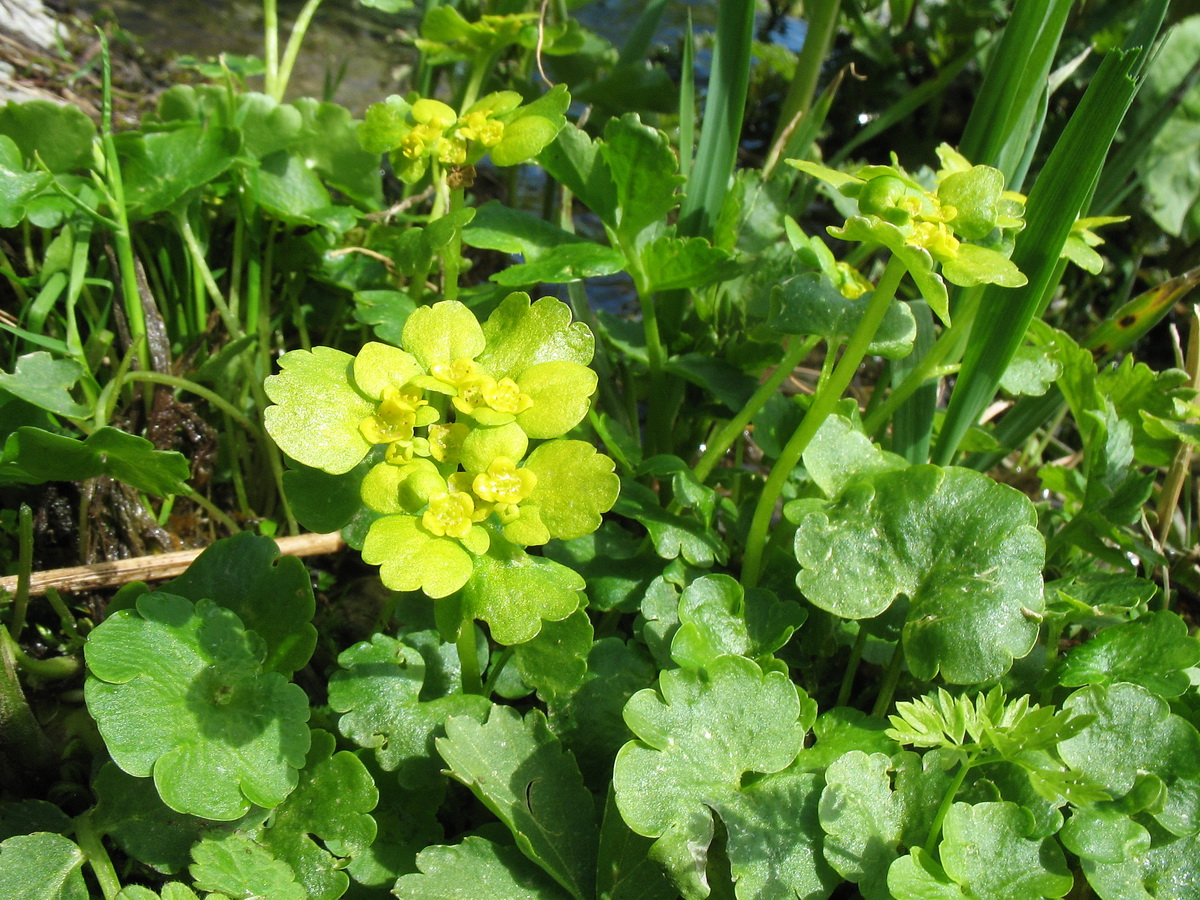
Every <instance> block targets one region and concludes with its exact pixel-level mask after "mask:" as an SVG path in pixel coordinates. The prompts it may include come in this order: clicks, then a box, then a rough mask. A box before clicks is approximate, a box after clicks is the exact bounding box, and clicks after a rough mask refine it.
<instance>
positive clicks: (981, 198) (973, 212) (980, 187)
mask: <svg viewBox="0 0 1200 900" xmlns="http://www.w3.org/2000/svg"><path fill="white" fill-rule="evenodd" d="M1003 192H1004V173H1003V172H1001V171H1000V170H999V169H993V168H992V167H991V166H972V167H971V168H970V169H967V170H966V171H961V172H952V173H951V174H949V175H947V176H946V177H945V178H943V179H942V180H941V181H940V182H939V183H938V188H937V198H938V202H939V203H942V204H944V205H947V206H953V207H954V209H955V210H956V211H957V214H956V215H955V216H954V218H953V219H952V220H951V225H950V227H951V228H953V229H954V233H955V234H956V235H958V236H959V237H962V238H965V239H966V240H968V241H978V240H980V239H982V238H985V237H987V236H988V235H989V234H990V233H991V231H992V229H993V228H995V227H996V218H997V216H998V215H999V208H998V204H999V203H1000V195H1001V194H1002V193H1003Z"/></svg>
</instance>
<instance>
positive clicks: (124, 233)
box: [100, 32, 150, 362]
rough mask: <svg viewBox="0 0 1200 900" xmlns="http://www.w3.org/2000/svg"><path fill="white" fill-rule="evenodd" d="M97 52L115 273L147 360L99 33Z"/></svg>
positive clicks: (108, 71) (108, 73)
mask: <svg viewBox="0 0 1200 900" xmlns="http://www.w3.org/2000/svg"><path fill="white" fill-rule="evenodd" d="M100 52H101V55H102V58H103V65H102V71H103V82H102V95H101V97H102V99H101V114H100V135H101V137H100V142H101V146H102V147H103V149H104V152H103V160H104V174H105V179H106V190H107V192H108V195H109V198H110V199H111V201H112V204H111V205H112V214H113V220H114V221H115V223H116V228H114V229H113V244H114V246H115V249H116V255H117V265H118V267H119V269H120V271H119V273H118V277H119V279H120V282H121V297H122V299H123V300H124V301H125V314H126V318H127V319H128V322H129V337H130V341H131V343H132V345H133V347H134V348H135V350H136V352H135V359H141V360H143V361H144V362H149V358H150V354H149V348H148V347H147V346H146V314H145V311H144V310H143V309H142V296H141V294H139V293H138V286H137V267H136V266H135V265H134V262H133V241H132V240H131V238H130V232H129V215H128V212H127V210H126V208H125V186H124V182H123V181H122V179H121V161H120V158H119V157H118V156H117V144H116V141H115V140H114V139H113V128H112V66H111V65H110V62H109V56H108V37H107V36H106V35H105V34H104V33H103V32H101V33H100Z"/></svg>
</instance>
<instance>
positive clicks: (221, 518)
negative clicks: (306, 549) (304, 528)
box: [184, 485, 295, 534]
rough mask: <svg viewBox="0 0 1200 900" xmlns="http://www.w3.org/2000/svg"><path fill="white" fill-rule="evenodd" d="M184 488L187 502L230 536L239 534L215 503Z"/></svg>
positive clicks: (233, 524) (234, 524)
mask: <svg viewBox="0 0 1200 900" xmlns="http://www.w3.org/2000/svg"><path fill="white" fill-rule="evenodd" d="M185 487H187V492H186V493H185V494H184V496H185V497H187V498H188V499H189V500H191V501H192V502H193V503H195V504H196V505H197V506H199V507H201V508H202V509H203V510H204V511H205V512H206V513H208V514H209V515H210V516H212V517H213V518H214V519H215V520H216V521H218V522H220V523H221V524H222V525H223V526H225V528H226V530H228V531H229V533H230V534H237V533H238V532H240V531H241V530H242V529H241V528H240V527H239V526H238V523H237V522H235V521H233V519H231V518H229V516H227V515H226V514H225V512H224V511H223V510H222V509H221V508H220V507H219V506H217V505H216V504H215V503H213V502H212V501H211V500H209V499H208V498H207V497H205V496H204V495H203V494H200V493H197V492H196V490H195V489H194V488H192V487H191V486H190V485H185ZM294 533H295V532H294V531H293V534H294Z"/></svg>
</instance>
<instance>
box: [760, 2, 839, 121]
mask: <svg viewBox="0 0 1200 900" xmlns="http://www.w3.org/2000/svg"><path fill="white" fill-rule="evenodd" d="M841 5H842V0H817V2H815V3H805V4H804V12H805V15H806V17H807V19H808V32H807V33H806V35H805V39H804V46H803V47H802V48H801V49H800V55H799V57H797V59H796V73H795V75H793V76H792V83H791V84H790V85H789V86H788V92H787V96H786V97H784V100H783V106H782V107H781V108H780V110H779V120H778V121H777V122H776V123H775V135H774V136H773V137H772V138H771V143H772V144H775V143H777V142H778V141H779V139H780V138H782V137H783V134H784V132H785V131H786V130H787V129H788V126H790V125H791V124H792V123H793V122H799V121H800V119H801V118H803V117H804V115H805V114H806V113H807V112H808V108H809V107H810V106H811V105H812V99H813V95H814V94H815V93H816V89H817V79H818V77H819V76H820V74H821V66H822V64H823V63H824V62H825V56H826V53H827V52H828V50H829V43H830V41H831V40H832V39H833V32H834V30H835V29H836V27H837V20H838V12H839V11H840V8H841Z"/></svg>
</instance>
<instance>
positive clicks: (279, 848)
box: [258, 731, 379, 900]
mask: <svg viewBox="0 0 1200 900" xmlns="http://www.w3.org/2000/svg"><path fill="white" fill-rule="evenodd" d="M333 751H334V738H333V735H331V734H329V733H328V732H326V731H314V732H313V743H312V749H311V750H310V752H309V754H308V759H307V760H306V761H305V766H304V769H303V771H301V773H300V781H299V784H297V785H296V789H295V790H294V791H292V793H291V794H289V795H288V797H287V799H286V800H284V801H283V803H282V804H280V805H279V807H277V808H276V809H275V811H274V813H273V815H272V816H271V818H270V820H269V822H268V824H267V826H266V828H264V829H263V830H262V831H261V832H260V833H259V835H258V843H259V844H260V845H261V846H263V847H265V848H266V849H267V850H268V851H270V852H271V853H272V855H273V856H275V857H276V858H277V859H280V860H283V861H284V862H286V863H287V864H288V865H290V866H291V868H292V871H293V872H295V874H296V880H297V881H298V882H299V883H300V884H301V885H302V886H303V888H304V890H305V892H306V896H307V898H308V900H337V898H338V897H341V896H342V895H343V894H344V893H345V892H346V889H347V888H348V887H349V886H350V878H349V876H347V875H346V873H345V872H343V871H342V869H343V868H344V867H345V866H346V865H347V864H348V863H349V861H350V859H351V858H352V857H355V856H357V855H358V854H360V853H363V852H365V851H366V849H367V848H368V847H369V846H371V843H372V842H373V841H374V840H375V833H376V828H375V820H374V819H373V818H371V816H370V815H369V813H370V811H371V810H372V809H374V808H375V804H376V803H378V801H379V791H378V790H377V789H376V787H375V782H374V780H373V779H372V778H371V775H370V773H369V772H368V771H367V769H366V767H365V766H364V765H363V764H362V763H361V762H360V761H359V759H358V757H357V756H355V755H354V754H352V753H349V752H347V751H345V750H341V751H339V752H337V753H334V752H333Z"/></svg>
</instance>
